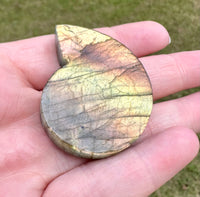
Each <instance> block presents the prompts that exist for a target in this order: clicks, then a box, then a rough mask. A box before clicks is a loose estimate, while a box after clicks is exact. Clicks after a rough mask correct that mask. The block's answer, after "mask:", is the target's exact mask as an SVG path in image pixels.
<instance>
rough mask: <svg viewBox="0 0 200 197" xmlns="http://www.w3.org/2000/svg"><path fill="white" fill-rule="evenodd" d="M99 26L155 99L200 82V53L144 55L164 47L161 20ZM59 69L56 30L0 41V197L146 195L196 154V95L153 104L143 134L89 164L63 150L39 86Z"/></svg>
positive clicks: (198, 115)
mask: <svg viewBox="0 0 200 197" xmlns="http://www.w3.org/2000/svg"><path fill="white" fill-rule="evenodd" d="M97 30H98V31H100V32H102V33H105V34H107V35H109V36H111V37H113V38H115V39H117V40H118V41H120V42H121V43H123V44H124V45H125V46H127V47H128V48H129V49H130V50H131V51H132V52H133V53H134V54H135V55H136V56H137V57H139V58H140V61H141V62H142V63H143V65H144V67H145V69H146V71H147V73H148V75H149V77H150V81H151V83H152V88H153V97H154V100H157V99H159V98H162V97H164V96H167V95H169V94H173V93H175V92H178V91H181V90H184V89H188V88H193V87H197V86H200V77H199V76H200V51H189V52H179V53H173V54H165V55H153V56H147V57H144V56H145V55H148V54H151V53H153V52H156V51H159V50H161V49H162V48H164V47H166V46H167V45H168V44H169V34H168V32H167V31H166V29H165V28H164V27H163V26H162V25H160V24H158V23H155V22H151V21H145V22H138V23H130V24H124V25H120V26H115V27H111V28H100V29H97ZM58 68H59V64H58V60H57V56H56V47H55V35H47V36H41V37H35V38H31V39H26V40H21V41H15V42H9V43H2V44H0V197H10V196H18V197H24V196H29V197H32V196H33V197H38V196H44V197H51V196H52V197H53V196H59V197H62V196H72V197H73V196H76V197H77V196H92V197H99V196H105V197H106V196H112V197H121V196H127V197H129V196H130V197H133V196H137V197H138V196H148V195H149V194H151V193H152V192H154V191H155V190H157V189H158V188H159V187H160V186H161V185H163V184H164V183H165V182H167V181H168V180H170V179H171V178H172V177H173V176H174V175H175V174H176V173H178V172H179V171H180V170H181V169H182V168H183V167H185V166H186V165H187V164H188V163H189V162H190V161H191V160H192V159H193V158H194V157H195V156H196V155H197V153H198V150H199V140H198V138H197V135H196V133H197V132H198V131H200V124H199V120H200V105H199V100H200V92H197V93H194V94H191V95H189V96H185V97H182V98H179V99H175V100H171V101H165V102H161V103H157V104H154V106H153V111H152V115H151V117H150V120H149V123H148V125H147V127H146V130H145V132H144V134H143V136H141V138H140V139H139V140H138V142H137V143H136V144H134V145H133V146H132V147H131V148H129V149H127V150H125V151H123V152H121V153H119V154H117V155H115V156H112V157H110V158H106V159H102V160H94V161H91V160H87V159H82V158H78V157H74V156H72V155H69V154H67V153H64V152H63V151H61V150H60V149H58V148H57V147H56V146H55V145H54V144H53V143H52V142H51V141H50V139H49V138H48V137H47V135H46V133H45V131H44V129H43V127H42V125H41V122H40V112H39V111H40V99H41V94H42V89H43V88H44V86H45V84H46V82H47V80H48V79H49V78H50V76H51V75H52V74H53V73H54V72H55V71H56V70H57V69H58ZM195 132H196V133H195Z"/></svg>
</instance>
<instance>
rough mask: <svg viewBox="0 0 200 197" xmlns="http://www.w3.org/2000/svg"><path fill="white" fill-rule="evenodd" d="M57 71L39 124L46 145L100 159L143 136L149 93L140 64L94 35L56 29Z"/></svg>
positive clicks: (83, 30) (125, 51) (43, 101)
mask: <svg viewBox="0 0 200 197" xmlns="http://www.w3.org/2000/svg"><path fill="white" fill-rule="evenodd" d="M56 39H57V51H58V59H59V62H60V66H61V68H60V69H58V70H57V71H56V72H55V73H54V74H53V75H52V77H51V78H50V79H49V81H48V82H47V84H46V86H45V88H44V90H43V94H42V99H41V121H42V124H43V126H44V128H45V130H46V132H47V134H48V135H49V137H50V138H51V140H52V141H53V142H54V143H55V144H56V145H57V146H58V147H60V148H61V149H63V150H64V151H67V152H69V153H72V154H74V155H76V156H80V157H85V158H92V159H99V158H104V157H108V156H111V155H114V154H116V153H118V152H120V151H122V150H124V149H126V148H128V147H129V146H130V145H131V144H132V143H133V142H134V141H135V140H136V139H137V138H138V137H139V136H140V135H141V134H142V132H143V131H144V129H145V127H146V125H147V122H148V119H149V116H150V113H151V110H152V89H151V84H150V81H149V78H148V76H147V73H146V72H145V70H144V67H143V66H142V64H141V62H140V61H139V60H138V59H137V58H136V57H135V56H134V55H133V54H132V53H131V51H130V50H129V49H127V48H126V47H125V46H124V45H122V44H121V43H119V42H118V41H116V40H115V39H113V38H111V37H109V36H107V35H104V34H102V33H99V32H97V31H94V30H90V29H87V28H82V27H78V26H72V25H57V26H56Z"/></svg>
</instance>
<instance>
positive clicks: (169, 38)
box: [169, 36, 172, 44]
mask: <svg viewBox="0 0 200 197" xmlns="http://www.w3.org/2000/svg"><path fill="white" fill-rule="evenodd" d="M171 41H172V40H171V37H170V36H169V44H170V43H171Z"/></svg>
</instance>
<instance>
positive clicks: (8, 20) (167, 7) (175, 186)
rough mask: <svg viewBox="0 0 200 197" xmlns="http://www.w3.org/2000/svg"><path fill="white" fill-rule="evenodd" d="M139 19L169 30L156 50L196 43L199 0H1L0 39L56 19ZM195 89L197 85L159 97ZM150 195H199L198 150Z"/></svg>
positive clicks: (50, 27) (41, 30)
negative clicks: (168, 40)
mask: <svg viewBox="0 0 200 197" xmlns="http://www.w3.org/2000/svg"><path fill="white" fill-rule="evenodd" d="M143 20H154V21H157V22H159V23H161V24H162V25H164V26H165V27H166V28H167V30H168V31H169V34H170V36H171V39H172V43H171V44H170V45H169V46H168V47H166V48H165V49H163V50H162V51H160V52H158V53H157V54H159V53H172V52H177V51H187V50H197V49H200V0H71V1H70V0H57V1H55V0H33V1H30V0H29V1H28V0H1V1H0V42H7V41H12V40H18V39H24V38H29V37H33V36H39V35H44V34H51V33H54V28H55V25H56V24H73V25H79V26H83V27H88V28H96V27H103V26H113V25H118V24H122V23H130V22H136V21H143ZM196 91H200V88H193V89H190V90H185V91H182V92H179V93H176V94H174V95H170V96H168V97H166V98H164V99H162V100H159V101H158V102H160V101H163V100H168V99H175V98H178V97H182V96H185V95H188V94H191V93H193V92H196ZM151 196H152V197H163V196H166V197H174V196H175V197H179V196H181V197H193V196H196V197H197V196H200V154H199V155H198V156H197V157H196V159H195V160H193V161H192V162H191V163H190V164H189V165H188V166H187V167H186V168H185V169H184V170H182V171H181V172H180V173H179V174H178V175H176V177H174V178H173V179H172V180H170V181H169V182H168V183H166V184H165V185H164V186H163V187H161V188H160V189H159V190H158V191H156V192H155V193H154V194H152V195H151Z"/></svg>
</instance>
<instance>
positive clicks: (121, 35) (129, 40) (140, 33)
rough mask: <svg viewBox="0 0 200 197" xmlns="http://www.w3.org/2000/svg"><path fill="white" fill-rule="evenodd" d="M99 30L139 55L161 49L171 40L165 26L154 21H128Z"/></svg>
mask: <svg viewBox="0 0 200 197" xmlns="http://www.w3.org/2000/svg"><path fill="white" fill-rule="evenodd" d="M97 30H98V31H100V32H102V33H105V34H108V35H109V36H111V37H113V38H115V39H116V40H118V41H119V42H121V43H123V44H124V45H125V46H126V47H128V48H129V49H130V50H131V51H133V53H134V54H135V55H136V56H137V57H141V56H144V55H148V54H151V53H154V52H156V51H159V50H161V49H163V48H165V47H166V46H167V45H168V44H169V43H170V42H171V40H170V37H169V34H168V32H167V30H166V29H165V27H163V26H162V25H161V24H159V23H156V22H153V21H143V22H137V23H128V24H123V25H118V26H114V27H104V28H99V29H97Z"/></svg>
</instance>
